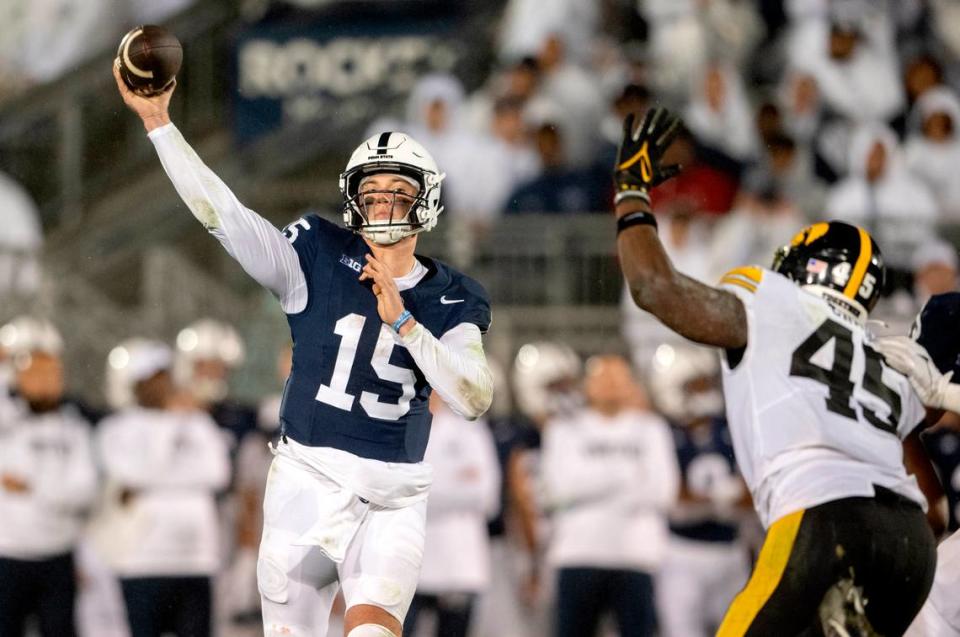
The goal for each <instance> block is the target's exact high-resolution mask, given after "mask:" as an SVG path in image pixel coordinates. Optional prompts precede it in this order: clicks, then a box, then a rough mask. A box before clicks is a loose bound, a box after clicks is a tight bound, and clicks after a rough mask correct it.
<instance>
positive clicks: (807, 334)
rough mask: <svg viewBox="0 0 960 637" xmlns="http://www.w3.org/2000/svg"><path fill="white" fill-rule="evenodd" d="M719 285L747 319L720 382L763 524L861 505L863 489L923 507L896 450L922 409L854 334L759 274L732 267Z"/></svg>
mask: <svg viewBox="0 0 960 637" xmlns="http://www.w3.org/2000/svg"><path fill="white" fill-rule="evenodd" d="M720 286H721V287H722V288H723V289H725V290H727V291H729V292H732V293H733V294H736V295H737V297H738V298H740V300H741V301H743V304H744V308H745V309H746V314H747V323H748V336H747V339H748V340H747V346H746V349H745V350H744V351H743V354H742V357H741V358H740V360H739V361H736V360H735V358H736V356H735V355H734V354H731V353H728V355H727V356H726V357H725V359H724V362H723V385H724V394H725V397H726V402H727V414H728V418H729V421H730V430H731V433H732V435H733V443H734V449H735V451H736V455H737V463H738V464H739V466H740V469H741V471H742V472H743V476H744V478H745V480H746V482H747V485H748V486H749V487H750V491H751V493H752V494H753V500H754V506H755V507H756V509H757V513H758V514H759V516H760V519H761V521H762V522H763V524H764V526H765V527H769V526H770V525H771V524H772V523H773V522H774V521H776V520H777V519H779V518H781V517H783V516H784V515H787V514H789V513H792V512H795V511H799V510H801V509H806V508H810V507H813V506H816V505H818V504H823V503H825V502H831V501H833V500H839V499H841V498H848V497H855V496H873V495H874V485H880V486H883V487H886V488H888V489H891V490H893V491H896V492H898V493H901V494H903V495H904V496H906V497H908V498H910V499H912V500H915V501H917V502H918V503H920V504H921V505H923V506H926V500H925V498H924V496H923V494H922V493H921V492H920V489H919V488H918V486H917V483H916V480H915V479H914V478H913V476H908V475H907V473H906V469H905V468H904V465H903V449H902V445H901V440H902V439H903V438H905V437H906V436H907V435H908V434H910V432H911V431H913V430H914V429H915V428H916V427H917V425H919V424H920V423H921V421H922V420H923V419H924V416H925V410H924V407H923V405H922V404H921V403H920V400H919V398H918V397H917V396H916V394H915V393H914V391H913V390H912V388H911V387H910V384H909V382H908V381H907V379H906V378H905V377H904V376H903V375H901V374H900V373H899V372H897V371H896V370H894V369H892V368H890V367H888V366H887V365H886V364H885V363H884V361H883V358H882V357H881V356H880V354H879V353H878V352H877V351H876V350H874V349H873V347H872V346H871V345H870V337H869V336H868V335H867V334H866V332H865V330H864V328H863V326H862V325H860V324H859V323H857V322H856V321H854V320H853V319H852V318H850V317H849V316H848V315H847V314H846V313H844V312H841V311H840V310H839V309H837V308H836V307H834V306H833V305H831V304H830V303H828V302H827V301H826V300H825V299H824V298H823V297H821V296H819V295H817V294H815V293H813V292H811V291H808V290H805V289H803V288H801V287H800V286H798V285H796V284H795V283H794V282H793V281H791V280H790V279H788V278H786V277H785V276H783V275H781V274H778V273H776V272H772V271H770V270H764V269H761V268H758V267H744V268H738V269H736V270H732V271H731V272H729V273H728V274H726V275H725V276H724V277H723V278H722V279H721V283H720ZM731 357H733V360H731ZM731 363H733V369H731Z"/></svg>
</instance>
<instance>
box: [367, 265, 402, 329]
mask: <svg viewBox="0 0 960 637" xmlns="http://www.w3.org/2000/svg"><path fill="white" fill-rule="evenodd" d="M368 279H369V280H370V281H373V293H374V294H375V295H376V297H377V312H378V313H379V314H380V319H381V320H382V321H383V322H384V323H386V324H387V325H393V322H394V321H396V320H397V319H398V318H400V314H402V313H403V299H402V298H400V290H398V289H397V284H396V283H395V282H394V280H393V272H391V271H390V267H389V266H388V265H387V264H386V263H384V262H383V261H380V260H379V259H377V258H376V257H375V256H373V255H372V254H368V255H367V265H365V266H363V271H362V272H361V274H360V280H361V281H365V280H368ZM408 322H409V321H408Z"/></svg>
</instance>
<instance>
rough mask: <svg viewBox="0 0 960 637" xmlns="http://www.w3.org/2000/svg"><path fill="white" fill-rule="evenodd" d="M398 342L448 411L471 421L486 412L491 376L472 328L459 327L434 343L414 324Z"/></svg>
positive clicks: (491, 389)
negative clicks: (407, 352) (450, 410)
mask: <svg viewBox="0 0 960 637" xmlns="http://www.w3.org/2000/svg"><path fill="white" fill-rule="evenodd" d="M400 342H401V343H402V344H403V346H404V347H406V348H407V351H409V352H410V356H412V357H413V360H414V362H415V363H416V364H417V367H418V368H419V369H420V371H421V372H423V375H424V377H426V379H427V382H428V383H430V387H432V388H433V390H434V391H435V392H437V393H439V394H440V397H441V398H443V400H444V402H445V403H447V405H449V406H450V409H452V410H453V411H455V412H456V413H458V414H460V415H461V416H463V417H464V418H468V419H471V420H473V419H475V418H479V417H480V416H482V415H483V414H484V412H486V411H487V409H489V408H490V403H491V402H492V401H493V375H492V374H491V373H490V368H489V367H488V366H487V358H486V356H485V355H484V353H483V341H482V339H481V335H480V329H479V328H478V327H477V326H476V325H473V324H472V323H461V324H460V325H458V326H457V327H455V328H453V329H452V330H450V331H448V332H447V333H446V334H444V335H443V337H442V338H440V339H438V338H436V337H435V336H434V335H433V334H431V333H430V332H429V331H428V330H427V329H426V328H425V327H424V326H423V325H422V324H420V323H417V324H416V325H414V327H413V328H412V329H410V331H408V332H407V333H406V334H404V335H403V336H401V337H400Z"/></svg>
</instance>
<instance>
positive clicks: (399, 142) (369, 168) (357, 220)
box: [340, 132, 445, 245]
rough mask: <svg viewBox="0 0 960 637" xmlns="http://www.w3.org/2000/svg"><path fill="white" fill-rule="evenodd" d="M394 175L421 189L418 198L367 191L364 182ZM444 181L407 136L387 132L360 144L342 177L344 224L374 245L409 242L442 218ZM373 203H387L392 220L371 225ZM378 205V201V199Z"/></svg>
mask: <svg viewBox="0 0 960 637" xmlns="http://www.w3.org/2000/svg"><path fill="white" fill-rule="evenodd" d="M378 174H392V175H400V176H401V177H404V178H405V179H406V180H407V181H409V182H410V183H411V184H413V185H415V187H416V188H417V194H416V195H415V196H413V197H410V196H408V195H405V194H404V193H401V192H399V191H378V190H365V191H364V192H363V193H361V185H362V183H363V181H364V178H365V177H369V176H372V175H378ZM444 177H445V175H444V174H443V173H441V172H440V170H439V169H438V168H437V163H436V162H435V161H434V160H433V157H431V156H430V153H428V152H427V150H426V149H425V148H424V147H423V146H421V145H420V144H418V143H417V142H416V141H415V140H414V139H413V138H412V137H410V136H409V135H406V134H405V133H398V132H385V133H380V134H377V135H374V136H372V137H370V138H369V139H367V140H366V141H365V142H363V143H362V144H360V146H358V147H357V149H356V150H355V151H353V154H352V155H351V156H350V161H349V162H347V167H346V169H345V170H344V171H343V173H342V174H341V175H340V194H341V195H342V196H343V223H344V225H346V226H347V227H348V228H350V229H351V230H353V231H354V232H359V233H360V234H362V235H363V236H364V237H366V238H367V239H369V240H370V241H372V242H374V243H378V244H381V245H389V244H392V243H396V242H397V241H400V240H401V239H403V238H404V237H409V236H412V235H415V234H417V233H419V232H424V231H429V230H431V229H432V228H433V227H434V226H435V225H437V217H438V216H439V215H440V213H441V212H443V207H442V206H441V205H440V184H441V182H442V181H443V178H444ZM374 197H379V198H384V197H385V198H387V201H389V202H390V210H391V214H390V216H389V218H388V219H372V218H371V215H370V214H368V210H367V208H368V206H369V205H370V202H371V201H372V200H373V199H374ZM377 200H379V199H377Z"/></svg>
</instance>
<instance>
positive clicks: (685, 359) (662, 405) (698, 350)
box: [647, 343, 724, 424]
mask: <svg viewBox="0 0 960 637" xmlns="http://www.w3.org/2000/svg"><path fill="white" fill-rule="evenodd" d="M719 374H720V361H719V360H718V359H717V354H716V352H714V351H713V350H711V349H709V348H707V347H700V346H697V345H692V344H687V343H670V344H667V343H664V344H662V345H660V346H659V347H658V348H657V350H656V353H655V354H654V356H653V364H652V365H651V366H650V373H649V376H648V378H647V386H648V387H649V389H650V397H651V398H652V399H653V404H654V406H656V408H657V410H658V411H659V412H660V413H661V414H663V415H664V416H666V417H667V418H668V419H670V420H671V421H673V422H675V423H677V424H688V423H691V422H693V421H695V420H699V419H701V418H708V417H711V416H721V415H723V408H724V403H723V392H722V391H721V389H720V382H719ZM700 380H703V381H705V382H704V383H703V386H700V387H697V386H691V384H692V383H693V382H694V381H700Z"/></svg>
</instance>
